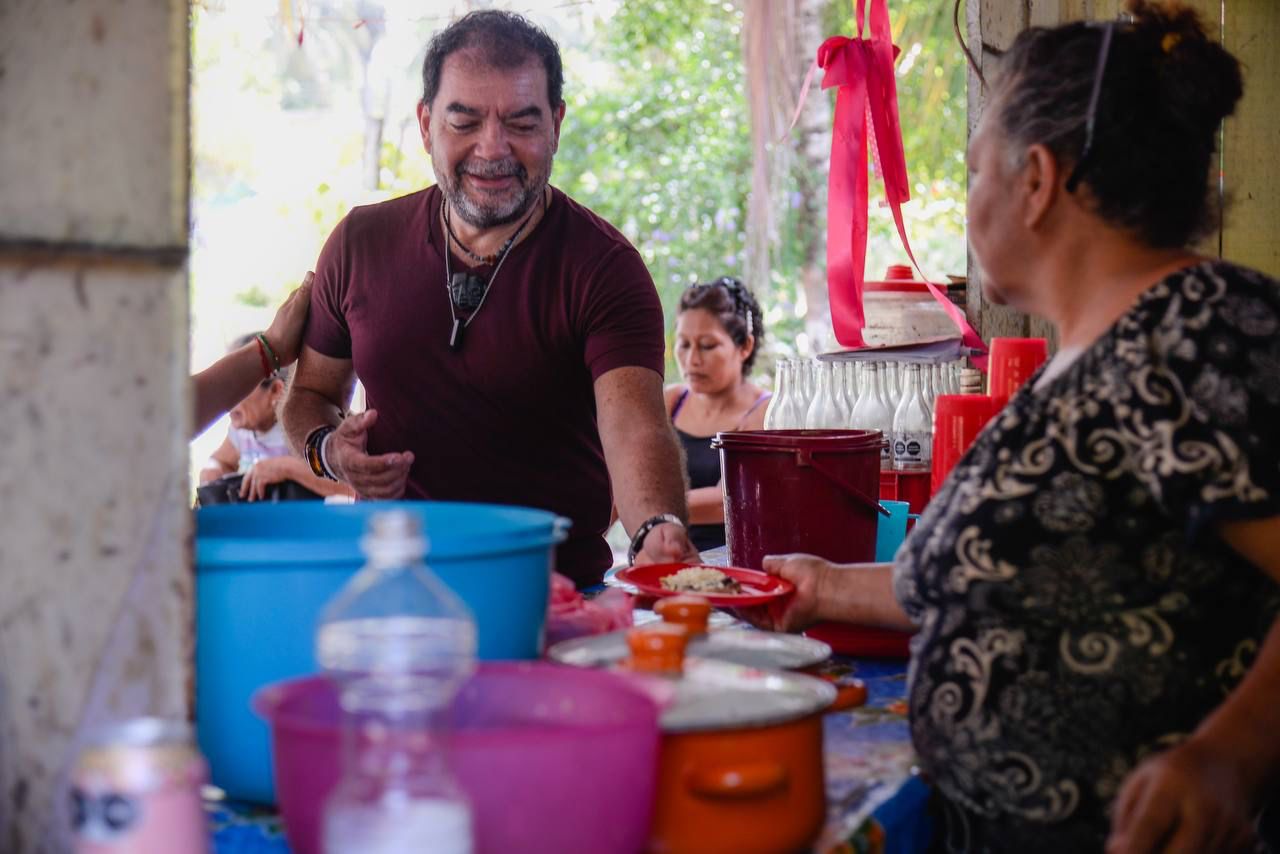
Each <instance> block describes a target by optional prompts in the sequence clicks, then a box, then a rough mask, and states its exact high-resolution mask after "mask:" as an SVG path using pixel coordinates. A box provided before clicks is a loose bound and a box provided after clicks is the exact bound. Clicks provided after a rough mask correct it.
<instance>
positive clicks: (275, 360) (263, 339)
mask: <svg viewBox="0 0 1280 854" xmlns="http://www.w3.org/2000/svg"><path fill="white" fill-rule="evenodd" d="M253 337H254V338H256V339H258V346H259V347H261V348H262V350H263V352H265V353H266V354H267V355H268V356H270V357H271V364H273V365H275V366H276V367H275V369H276V370H277V371H278V370H280V357H279V356H277V355H276V351H275V350H272V349H271V345H270V344H269V343H267V336H266V335H263V334H262V333H261V332H259V333H258V334H257V335H255V336H253ZM264 364H265V361H264ZM268 373H270V371H268Z"/></svg>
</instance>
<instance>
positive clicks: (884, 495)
mask: <svg viewBox="0 0 1280 854" xmlns="http://www.w3.org/2000/svg"><path fill="white" fill-rule="evenodd" d="M930 484H931V481H930V479H929V472H927V471H884V470H881V472H880V500H881V501H905V502H907V505H908V506H909V507H910V510H911V512H912V513H923V512H924V506H925V505H926V504H928V503H929V499H930V498H932V497H933V488H932V487H931V485H930Z"/></svg>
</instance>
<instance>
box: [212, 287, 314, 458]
mask: <svg viewBox="0 0 1280 854" xmlns="http://www.w3.org/2000/svg"><path fill="white" fill-rule="evenodd" d="M313 279H314V276H313V275H312V274H311V273H307V275H306V276H304V277H303V279H302V284H301V285H300V286H298V287H297V288H295V289H294V291H293V292H292V293H290V294H289V296H288V297H287V298H286V299H285V301H284V304H283V305H281V306H280V308H279V309H277V310H276V316H275V318H274V319H272V321H271V325H270V326H269V327H268V328H267V331H266V332H265V333H263V335H264V336H265V337H266V339H267V344H268V345H269V346H270V347H271V350H272V352H274V353H275V355H276V358H277V359H279V360H280V367H282V368H283V367H287V366H289V365H292V364H293V363H294V361H296V360H297V358H298V351H299V350H300V349H301V347H302V333H303V331H304V330H305V329H306V325H307V310H308V308H309V306H310V304H311V285H312V280H313ZM262 357H263V353H262V352H261V350H260V349H259V346H258V342H257V341H251V342H249V343H248V344H245V345H244V346H243V347H241V348H240V349H238V350H235V351H233V352H231V353H228V354H227V355H225V356H223V357H222V358H221V359H219V360H218V361H216V362H214V363H213V364H212V365H210V366H209V367H207V368H205V369H204V370H203V371H201V372H200V373H198V374H196V375H195V376H194V377H192V378H191V382H192V385H194V386H195V422H194V428H195V429H194V430H192V436H198V435H200V434H201V433H203V432H204V431H205V429H206V428H208V426H209V425H210V424H212V423H213V422H215V421H217V420H218V419H219V418H221V417H222V416H223V415H224V414H225V413H227V412H229V411H230V410H231V408H232V407H234V406H235V405H236V404H237V403H239V402H240V401H242V400H244V399H245V398H246V397H247V396H248V395H249V393H250V392H252V391H253V389H254V387H255V386H257V384H258V383H260V382H262V380H263V379H264V378H265V376H266V372H264V371H263V369H262ZM268 364H270V361H269V360H268Z"/></svg>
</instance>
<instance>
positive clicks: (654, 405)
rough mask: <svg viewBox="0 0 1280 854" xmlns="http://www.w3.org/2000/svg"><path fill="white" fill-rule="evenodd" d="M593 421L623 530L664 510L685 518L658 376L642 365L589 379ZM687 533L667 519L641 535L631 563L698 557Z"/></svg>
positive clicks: (679, 466) (680, 475) (680, 472)
mask: <svg viewBox="0 0 1280 854" xmlns="http://www.w3.org/2000/svg"><path fill="white" fill-rule="evenodd" d="M595 397H596V423H597V425H598V427H599V430H600V443H601V445H602V446H603V447H604V458H605V463H606V464H607V465H608V467H609V478H610V480H611V481H612V482H613V498H614V504H615V505H616V506H617V509H618V517H619V518H620V519H621V520H622V526H623V527H624V528H625V529H626V531H627V534H628V535H630V536H635V533H636V531H637V529H638V528H640V527H641V526H642V525H643V524H644V523H645V522H646V521H647V520H649V519H652V518H654V517H656V516H660V515H662V514H664V513H670V514H673V515H674V516H676V517H678V518H679V519H680V520H681V521H682V522H683V521H686V520H687V519H688V518H689V516H688V508H687V507H686V506H685V489H686V486H685V474H684V464H683V462H682V461H681V459H680V446H679V444H678V443H677V442H676V437H675V432H674V431H673V430H672V428H671V419H670V418H669V417H668V415H667V410H666V408H665V407H664V406H663V404H662V377H660V376H659V375H658V374H656V373H655V372H653V371H651V370H649V369H648V368H638V367H625V368H614V369H613V370H611V371H608V372H606V373H604V374H602V375H601V376H600V378H599V379H597V380H596V382H595ZM699 559H700V557H699V555H698V550H697V549H695V548H694V547H693V544H692V543H691V542H689V533H688V531H687V530H686V529H685V528H684V527H683V526H682V525H677V524H672V523H665V524H660V525H657V526H656V527H654V528H652V530H650V531H649V533H648V535H647V536H645V538H644V543H643V546H642V548H641V550H640V552H639V553H638V554H637V555H636V563H637V564H646V563H671V562H675V561H698V560H699Z"/></svg>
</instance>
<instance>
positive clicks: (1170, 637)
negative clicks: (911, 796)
mask: <svg viewBox="0 0 1280 854" xmlns="http://www.w3.org/2000/svg"><path fill="white" fill-rule="evenodd" d="M1034 383H1035V381H1034V380H1032V381H1031V382H1028V383H1027V384H1026V386H1024V387H1023V389H1022V390H1021V391H1020V392H1019V393H1018V394H1017V395H1016V396H1015V397H1014V398H1013V399H1012V400H1011V401H1010V403H1009V405H1008V406H1007V407H1006V408H1005V410H1004V411H1003V412H1002V413H1001V414H1000V415H998V416H997V417H996V419H995V420H993V421H992V423H991V424H989V425H988V426H987V428H986V430H984V431H983V433H982V434H981V435H980V436H979V438H978V440H977V441H976V442H975V443H974V446H973V447H972V448H971V449H970V451H969V453H968V454H966V456H965V457H964V458H963V459H962V460H961V462H960V463H959V465H957V467H956V468H955V470H954V471H953V473H952V474H951V476H950V478H949V479H948V480H947V482H946V484H945V485H944V486H943V487H942V489H941V490H940V491H939V493H938V495H937V496H936V497H935V498H934V500H933V501H932V502H931V503H930V505H929V507H928V509H927V511H926V513H925V515H924V517H923V518H922V519H921V520H920V523H919V525H918V526H917V527H916V529H915V532H914V533H913V535H912V536H911V537H910V538H909V539H908V540H907V542H906V543H904V545H903V547H902V550H901V551H900V552H899V553H898V557H897V562H896V568H895V578H894V583H895V592H896V594H897V597H898V599H899V600H900V602H901V603H902V605H903V607H904V608H905V609H906V611H907V613H908V614H909V615H911V616H912V618H913V619H915V620H916V621H917V622H918V623H919V624H920V625H921V630H920V632H919V634H917V636H916V638H915V640H914V642H913V653H914V654H913V657H912V664H911V672H910V700H911V729H912V738H913V740H914V743H915V746H916V750H917V751H918V753H919V757H920V761H921V765H922V767H923V768H924V769H925V770H926V772H927V773H928V774H929V775H930V776H931V777H932V779H933V780H934V782H935V783H936V785H937V788H938V789H939V790H940V791H941V793H942V794H943V795H944V802H945V805H946V808H947V817H948V821H947V826H948V830H947V835H948V839H947V844H948V845H949V846H950V847H951V849H952V850H956V851H982V850H991V851H1001V850H1008V851H1030V850H1035V851H1037V852H1038V854H1045V852H1048V851H1057V850H1062V851H1073V852H1075V851H1089V850H1101V848H1102V845H1103V842H1104V840H1105V838H1106V835H1107V830H1108V826H1109V816H1108V815H1107V810H1108V809H1109V805H1110V802H1111V800H1112V799H1113V798H1114V797H1115V795H1116V794H1117V791H1118V788H1119V786H1120V784H1121V782H1122V781H1123V779H1124V777H1125V775H1126V774H1127V773H1128V772H1129V771H1130V770H1132V769H1133V768H1134V766H1135V765H1136V764H1137V763H1138V762H1139V761H1140V760H1141V759H1143V758H1144V757H1145V756H1146V755H1148V754H1150V753H1151V752H1153V751H1158V750H1160V749H1162V748H1165V747H1168V746H1169V745H1171V744H1174V743H1176V742H1177V741H1178V740H1179V739H1181V738H1183V737H1185V736H1186V735H1187V734H1189V733H1190V732H1191V731H1192V730H1193V729H1194V728H1195V726H1196V724H1197V723H1198V722H1199V721H1200V720H1201V719H1202V718H1203V717H1204V716H1205V715H1206V714H1207V713H1208V712H1209V711H1210V710H1211V709H1213V708H1214V707H1215V706H1217V705H1218V704H1219V703H1220V702H1221V701H1222V699H1223V697H1224V696H1225V695H1226V694H1227V692H1228V691H1230V690H1231V688H1232V687H1234V686H1235V685H1236V683H1237V682H1239V680H1240V678H1241V676H1242V675H1243V674H1244V672H1245V670H1246V668H1247V667H1248V666H1249V664H1250V662H1251V661H1252V659H1253V657H1254V656H1255V655H1256V653H1257V651H1258V647H1259V644H1260V642H1261V641H1262V639H1263V637H1264V635H1265V633H1266V630H1267V628H1268V627H1269V625H1270V623H1271V620H1272V617H1273V616H1274V615H1275V614H1276V612H1277V610H1278V609H1280V589H1278V588H1277V586H1276V585H1275V584H1274V583H1273V582H1272V581H1271V580H1270V579H1269V578H1268V577H1267V576H1266V575H1265V574H1264V573H1263V572H1261V571H1260V570H1259V569H1257V568H1256V567H1254V566H1253V565H1251V564H1250V563H1249V562H1247V561H1245V560H1244V559H1243V558H1241V557H1240V556H1238V555H1237V554H1236V553H1235V552H1233V551H1232V550H1231V549H1230V548H1229V547H1227V546H1226V545H1225V543H1223V542H1222V541H1221V540H1220V539H1218V537H1217V536H1216V533H1215V530H1214V525H1213V523H1214V522H1217V521H1220V520H1227V519H1242V518H1263V517H1269V516H1274V515H1277V514H1280V284H1278V283H1277V282H1276V281H1275V280H1272V279H1269V278H1267V277H1265V276H1263V275H1261V274H1259V273H1255V272H1253V271H1251V270H1247V269H1244V268H1241V267H1237V266H1234V265H1231V264H1228V263H1224V262H1218V261H1211V262H1204V263H1202V264H1200V265H1198V266H1195V267H1191V268H1187V269H1184V270H1181V271H1179V272H1177V273H1174V274H1173V275H1171V276H1169V277H1168V278H1166V279H1165V280H1163V281H1161V282H1160V283H1158V284H1157V285H1155V286H1153V287H1152V288H1151V289H1149V290H1148V291H1146V292H1145V293H1144V294H1143V295H1142V296H1141V297H1140V298H1139V299H1138V301H1137V303H1136V304H1135V305H1134V306H1133V308H1132V309H1130V310H1129V312H1128V313H1127V314H1125V315H1124V316H1123V317H1121V318H1120V320H1119V321H1117V322H1116V324H1115V325H1114V326H1112V327H1111V329H1110V330H1108V332H1107V333H1106V334H1105V335H1103V337H1102V338H1100V339H1099V340H1098V341H1097V342H1095V343H1094V344H1093V345H1092V346H1091V347H1090V348H1088V349H1087V350H1085V351H1084V353H1082V354H1081V356H1080V357H1079V358H1078V359H1077V360H1076V361H1075V363H1074V364H1072V365H1070V366H1069V367H1068V368H1067V369H1066V370H1065V371H1064V372H1063V373H1062V374H1061V375H1060V376H1058V377H1056V378H1054V379H1053V380H1051V381H1049V382H1047V384H1045V385H1044V386H1043V387H1042V388H1039V389H1034V388H1033V386H1034ZM1277 547H1280V544H1278V545H1277ZM1046 824H1052V825H1053V826H1052V827H1046Z"/></svg>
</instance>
